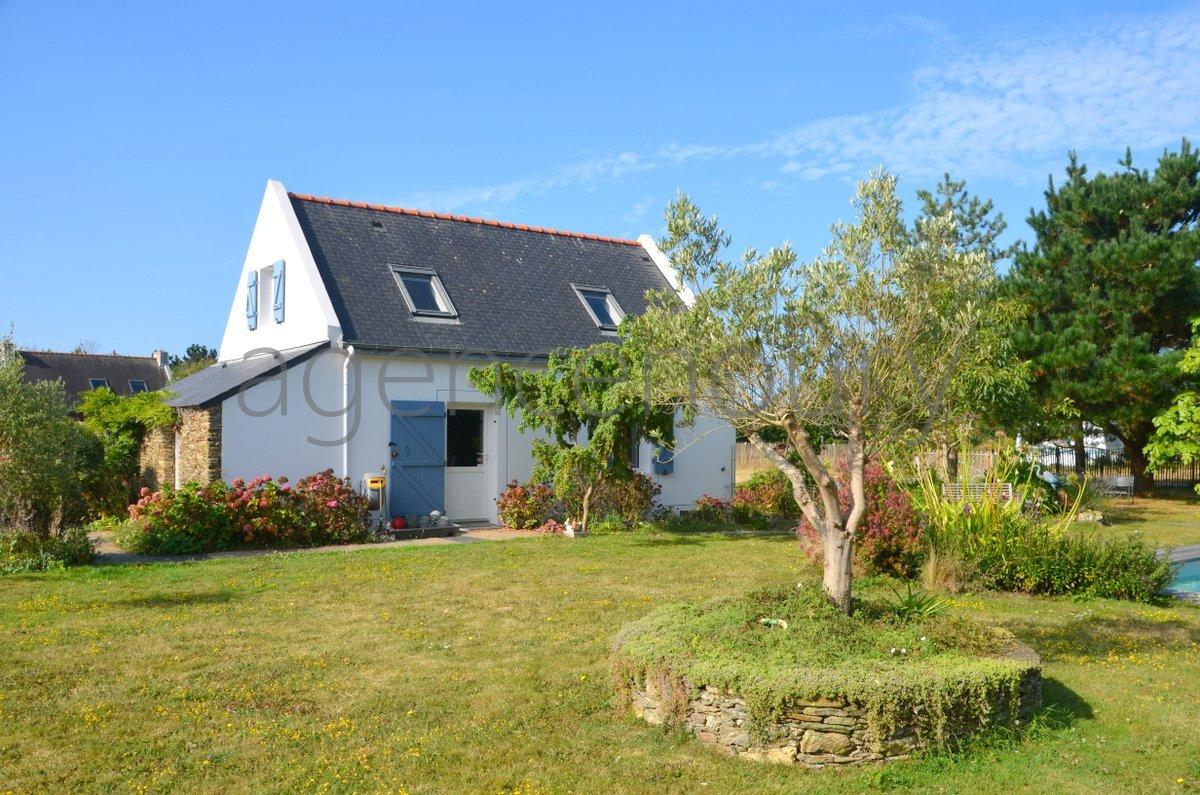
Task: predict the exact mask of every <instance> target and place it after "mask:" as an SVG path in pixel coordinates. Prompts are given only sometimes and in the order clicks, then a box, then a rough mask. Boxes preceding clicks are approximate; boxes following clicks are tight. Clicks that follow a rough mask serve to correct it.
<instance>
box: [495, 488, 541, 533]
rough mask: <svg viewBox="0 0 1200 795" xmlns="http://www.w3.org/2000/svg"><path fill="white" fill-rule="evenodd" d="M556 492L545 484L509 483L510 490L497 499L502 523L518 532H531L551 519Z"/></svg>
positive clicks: (497, 507) (506, 490)
mask: <svg viewBox="0 0 1200 795" xmlns="http://www.w3.org/2000/svg"><path fill="white" fill-rule="evenodd" d="M553 508H554V492H553V491H552V490H551V488H550V487H549V486H547V485H546V484H545V483H534V482H532V481H530V482H528V483H518V482H517V481H516V480H512V481H509V484H508V488H506V489H505V490H504V492H503V493H502V494H501V495H500V496H499V497H497V498H496V511H497V512H498V513H499V514H500V521H501V522H504V524H505V525H506V526H508V527H512V528H514V529H517V530H530V529H532V528H535V527H537V526H539V525H541V524H542V523H543V522H545V521H546V520H547V519H549V518H550V514H551V511H552V510H553Z"/></svg>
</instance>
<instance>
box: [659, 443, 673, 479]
mask: <svg viewBox="0 0 1200 795" xmlns="http://www.w3.org/2000/svg"><path fill="white" fill-rule="evenodd" d="M674 471H675V452H674V451H673V450H668V449H667V448H665V447H663V446H662V445H661V444H656V445H654V474H656V475H669V474H671V473H672V472H674Z"/></svg>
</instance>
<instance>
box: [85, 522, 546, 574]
mask: <svg viewBox="0 0 1200 795" xmlns="http://www.w3.org/2000/svg"><path fill="white" fill-rule="evenodd" d="M536 535H537V533H535V532H534V531H532V530H508V529H504V528H480V529H478V530H466V531H464V532H462V533H460V534H459V535H455V536H447V537H445V538H414V539H411V540H408V541H380V542H378V543H373V544H334V545H331V546H325V547H305V548H303V549H235V550H230V551H228V552H206V553H203V554H200V555H135V554H133V553H131V552H123V551H122V550H121V549H120V548H119V547H117V545H116V544H114V543H113V542H112V539H111V538H109V534H108V533H92V534H91V535H90V538H91V539H92V541H93V542H95V548H96V554H95V556H94V557H93V558H92V562H93V563H95V564H97V565H108V564H122V563H190V562H193V561H197V560H219V559H221V558H253V557H258V556H260V555H298V554H302V553H305V552H353V551H355V550H359V549H388V548H391V547H411V546H433V545H437V544H473V543H475V542H477V541H507V540H509V539H512V538H527V537H529V536H536Z"/></svg>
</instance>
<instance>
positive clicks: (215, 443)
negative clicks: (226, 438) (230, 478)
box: [175, 405, 221, 483]
mask: <svg viewBox="0 0 1200 795" xmlns="http://www.w3.org/2000/svg"><path fill="white" fill-rule="evenodd" d="M175 433H177V434H179V482H180V483H188V482H191V481H196V482H198V483H211V482H212V481H214V480H220V479H221V407H220V405H217V406H213V407H212V408H207V409H198V408H181V409H179V421H178V424H177V426H176V428H175Z"/></svg>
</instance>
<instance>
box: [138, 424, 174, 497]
mask: <svg viewBox="0 0 1200 795" xmlns="http://www.w3.org/2000/svg"><path fill="white" fill-rule="evenodd" d="M139 463H140V465H141V470H142V483H143V485H146V486H149V487H150V488H151V489H160V488H162V487H163V486H171V485H174V484H175V429H174V428H152V429H150V432H149V433H147V434H146V438H145V439H143V440H142V450H141V453H140V454H139Z"/></svg>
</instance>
